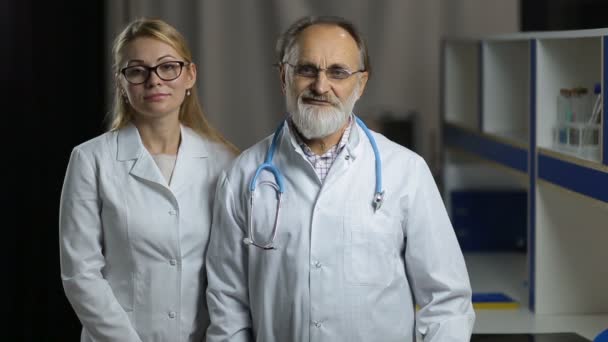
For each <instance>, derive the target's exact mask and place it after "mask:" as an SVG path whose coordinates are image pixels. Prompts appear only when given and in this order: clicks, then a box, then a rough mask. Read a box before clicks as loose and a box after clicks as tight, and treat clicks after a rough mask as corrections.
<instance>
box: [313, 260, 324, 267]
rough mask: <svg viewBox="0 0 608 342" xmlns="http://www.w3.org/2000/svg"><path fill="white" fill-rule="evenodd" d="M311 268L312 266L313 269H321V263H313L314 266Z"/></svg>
mask: <svg viewBox="0 0 608 342" xmlns="http://www.w3.org/2000/svg"><path fill="white" fill-rule="evenodd" d="M313 266H314V267H315V268H321V266H323V264H321V262H320V261H315V262H314V264H313Z"/></svg>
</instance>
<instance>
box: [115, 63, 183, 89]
mask: <svg viewBox="0 0 608 342" xmlns="http://www.w3.org/2000/svg"><path fill="white" fill-rule="evenodd" d="M188 64H190V63H186V62H182V61H170V62H164V63H161V64H158V65H157V66H153V67H149V66H145V65H134V66H129V67H126V68H122V69H121V70H120V73H121V74H123V75H124V76H125V79H126V80H127V82H129V83H131V84H142V83H144V82H146V81H147V80H148V78H149V77H150V75H151V73H152V71H154V73H156V75H157V76H158V78H160V79H161V80H163V81H173V80H174V79H176V78H178V77H179V76H180V75H181V74H182V69H183V68H184V65H188Z"/></svg>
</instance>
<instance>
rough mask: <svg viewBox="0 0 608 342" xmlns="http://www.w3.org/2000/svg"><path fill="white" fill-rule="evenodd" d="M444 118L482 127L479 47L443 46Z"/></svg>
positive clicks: (473, 126) (458, 44)
mask: <svg viewBox="0 0 608 342" xmlns="http://www.w3.org/2000/svg"><path fill="white" fill-rule="evenodd" d="M443 53H444V70H445V73H444V95H445V96H444V100H445V101H444V103H443V105H444V109H445V110H444V115H445V120H446V121H448V122H452V123H456V124H460V125H462V126H464V127H468V128H472V129H476V128H478V127H479V124H480V123H479V76H480V74H479V63H480V62H479V44H478V43H476V42H461V41H458V42H447V43H445V45H444V51H443Z"/></svg>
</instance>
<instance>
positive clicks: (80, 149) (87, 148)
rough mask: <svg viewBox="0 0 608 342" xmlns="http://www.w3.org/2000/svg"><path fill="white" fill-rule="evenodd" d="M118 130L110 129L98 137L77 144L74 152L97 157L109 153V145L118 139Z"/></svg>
mask: <svg viewBox="0 0 608 342" xmlns="http://www.w3.org/2000/svg"><path fill="white" fill-rule="evenodd" d="M117 134H118V131H116V130H114V131H108V132H106V133H103V134H101V135H98V136H97V137H95V138H93V139H90V140H87V141H85V142H83V143H81V144H79V145H76V146H75V147H74V148H73V150H72V154H74V153H78V154H80V155H84V156H86V157H89V158H95V157H98V156H100V155H101V154H104V153H107V152H108V149H109V146H110V145H111V144H112V143H113V141H115V140H116V136H117Z"/></svg>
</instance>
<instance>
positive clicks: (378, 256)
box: [207, 125, 475, 342]
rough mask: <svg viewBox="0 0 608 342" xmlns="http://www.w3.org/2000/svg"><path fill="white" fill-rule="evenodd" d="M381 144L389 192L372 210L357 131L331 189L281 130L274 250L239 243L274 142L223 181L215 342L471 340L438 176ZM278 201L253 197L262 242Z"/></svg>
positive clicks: (370, 169) (210, 270)
mask: <svg viewBox="0 0 608 342" xmlns="http://www.w3.org/2000/svg"><path fill="white" fill-rule="evenodd" d="M355 127H356V128H355ZM373 136H374V137H375V139H376V142H377V144H378V148H379V150H380V155H381V160H382V177H383V178H382V181H383V189H384V190H385V201H384V204H383V205H382V207H381V209H380V210H379V211H378V212H376V213H374V212H373V209H372V206H371V203H372V198H373V194H374V181H375V177H376V176H375V170H374V154H373V151H372V147H371V144H370V143H369V140H368V139H367V137H366V136H365V133H364V132H363V130H361V128H360V127H358V126H356V125H355V126H353V131H352V133H351V136H350V139H349V142H348V144H347V146H346V147H345V149H344V150H342V152H341V154H340V155H339V156H338V158H337V159H336V161H335V162H334V164H333V166H332V167H331V169H330V171H329V174H328V175H327V178H326V179H325V181H324V183H323V184H321V182H320V181H319V179H318V177H317V175H316V174H315V171H314V170H313V168H312V166H311V165H310V163H309V162H308V161H307V160H306V158H305V156H304V154H303V152H302V151H301V148H300V147H299V146H298V145H297V143H296V141H295V140H294V138H293V136H292V135H291V133H290V132H289V129H288V127H285V128H284V129H283V132H282V137H281V138H280V139H279V144H280V146H278V147H277V151H276V153H275V156H274V160H273V162H274V164H275V165H276V166H277V167H278V168H279V169H280V170H281V171H282V173H283V175H284V177H285V179H284V181H285V194H284V195H283V203H282V208H281V216H280V222H279V224H280V226H279V230H278V233H277V237H276V240H275V242H276V244H277V246H278V249H277V250H262V249H260V248H258V247H255V246H250V245H246V244H244V243H243V242H242V241H243V238H245V237H246V236H247V235H246V231H247V217H248V214H249V205H248V200H249V191H248V190H247V187H248V184H249V181H250V180H251V178H252V176H253V173H254V171H255V170H256V168H257V167H258V165H260V164H261V163H262V162H263V160H264V157H265V154H266V151H267V150H268V146H269V145H270V141H271V138H272V137H269V138H267V139H265V140H263V141H262V142H260V143H258V144H257V145H255V146H253V147H252V148H250V149H249V150H247V151H245V152H244V153H243V154H242V155H241V156H240V157H238V158H237V160H236V161H235V163H234V164H233V166H232V167H231V168H230V169H229V170H228V171H226V172H223V173H222V175H221V176H220V179H219V181H218V189H217V194H216V203H215V206H214V218H213V225H212V232H211V239H210V243H209V249H208V254H207V274H208V281H209V284H208V288H207V302H208V305H209V312H210V317H211V325H210V327H209V330H208V331H207V341H208V342H216V341H258V342H273V341H277V342H279V341H315V342H320V341H383V342H390V341H395V342H397V341H399V342H406V341H414V340H415V330H417V331H418V332H419V333H420V334H422V335H424V337H425V339H424V340H425V341H435V342H450V341H469V339H470V335H471V331H472V328H473V323H474V320H475V314H474V312H473V308H472V304H471V289H470V284H469V278H468V274H467V270H466V267H465V263H464V260H463V256H462V253H461V251H460V248H459V245H458V242H457V240H456V238H455V234H454V231H453V228H452V226H451V224H450V221H449V218H448V216H447V214H446V210H445V207H444V205H443V202H442V200H441V197H440V195H439V192H438V190H437V187H436V185H435V183H434V180H433V178H432V175H431V173H430V171H429V169H428V167H427V165H426V163H425V162H424V160H423V159H422V158H421V157H419V156H418V155H416V154H415V153H413V152H411V151H409V150H408V149H406V148H404V147H402V146H399V145H397V144H395V143H393V142H391V141H390V140H388V139H386V138H385V137H384V136H382V135H380V134H377V133H373ZM273 179H274V178H273V177H272V176H271V174H270V173H269V172H263V173H262V176H261V177H260V181H264V180H273ZM258 187H259V188H260V189H262V188H264V187H260V186H259V185H258ZM266 188H269V187H266ZM272 194H273V192H270V193H266V194H260V196H257V195H256V198H255V200H256V201H255V202H254V210H253V222H254V230H255V237H256V238H257V239H258V240H260V241H267V240H268V238H269V237H270V231H271V228H272V223H273V221H272V220H273V218H274V210H273V206H275V205H276V201H275V200H274V197H273V195H272ZM415 304H419V305H420V307H421V308H420V310H419V311H416V309H415Z"/></svg>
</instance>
